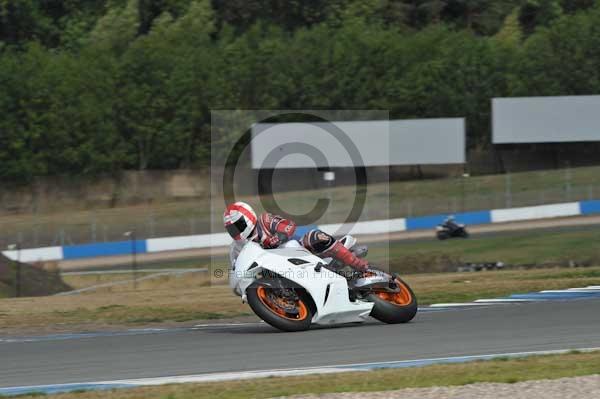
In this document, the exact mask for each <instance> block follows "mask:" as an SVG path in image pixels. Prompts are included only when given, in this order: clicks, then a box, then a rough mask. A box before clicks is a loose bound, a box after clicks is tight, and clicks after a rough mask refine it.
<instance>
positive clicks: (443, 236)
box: [437, 231, 450, 241]
mask: <svg viewBox="0 0 600 399" xmlns="http://www.w3.org/2000/svg"><path fill="white" fill-rule="evenodd" d="M437 238H438V240H441V241H443V240H446V239H448V238H450V235H449V234H448V233H447V232H445V231H438V232H437Z"/></svg>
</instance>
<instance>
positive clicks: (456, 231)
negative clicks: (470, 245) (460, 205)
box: [436, 217, 469, 240]
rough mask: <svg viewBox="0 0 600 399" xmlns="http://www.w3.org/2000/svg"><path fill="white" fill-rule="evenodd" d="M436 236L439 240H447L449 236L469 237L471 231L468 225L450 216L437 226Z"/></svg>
mask: <svg viewBox="0 0 600 399" xmlns="http://www.w3.org/2000/svg"><path fill="white" fill-rule="evenodd" d="M436 236H437V238H438V240H447V239H448V238H456V237H459V238H468V237H469V232H468V231H467V226H465V225H464V224H461V223H456V222H455V221H454V218H452V217H449V218H448V219H446V220H445V221H444V222H443V223H442V224H439V225H437V227H436Z"/></svg>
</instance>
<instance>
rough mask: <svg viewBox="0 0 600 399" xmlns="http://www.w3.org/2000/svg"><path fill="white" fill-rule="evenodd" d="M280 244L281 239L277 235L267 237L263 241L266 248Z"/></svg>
mask: <svg viewBox="0 0 600 399" xmlns="http://www.w3.org/2000/svg"><path fill="white" fill-rule="evenodd" d="M279 244H281V240H280V239H279V237H278V236H277V235H272V236H269V237H266V238H265V240H264V241H263V246H264V247H265V248H276V247H278V246H279Z"/></svg>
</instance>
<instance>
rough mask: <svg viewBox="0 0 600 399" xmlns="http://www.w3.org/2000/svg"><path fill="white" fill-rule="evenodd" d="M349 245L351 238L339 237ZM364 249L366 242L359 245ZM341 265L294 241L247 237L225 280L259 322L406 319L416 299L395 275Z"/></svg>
mask: <svg viewBox="0 0 600 399" xmlns="http://www.w3.org/2000/svg"><path fill="white" fill-rule="evenodd" d="M342 242H343V243H344V245H345V246H346V247H347V248H348V249H350V250H354V249H356V248H357V247H356V246H355V244H356V240H355V239H354V238H353V237H351V236H346V237H344V238H343V239H342ZM361 250H363V254H361V255H364V254H366V248H361ZM341 267H342V265H339V264H336V262H335V261H332V260H331V259H323V258H320V257H318V256H315V255H313V254H312V253H310V252H309V251H308V250H307V249H305V248H304V247H302V246H301V245H300V244H299V243H298V242H297V241H289V242H287V243H286V244H285V245H284V246H283V247H280V248H277V249H269V250H265V249H263V248H262V247H261V246H260V245H258V244H256V243H254V242H248V243H247V244H246V245H245V246H244V247H243V249H242V250H241V252H240V253H239V255H238V257H237V258H236V260H235V263H234V264H233V266H232V269H233V270H232V271H231V275H230V279H229V282H230V286H231V288H232V289H233V291H234V292H235V293H236V294H237V295H239V296H241V297H242V301H243V302H246V303H248V304H249V305H250V307H251V308H252V310H253V311H254V313H256V315H257V316H258V317H260V318H261V319H262V320H264V321H265V322H267V323H269V324H270V325H272V326H273V327H275V328H278V329H280V330H283V331H302V330H307V329H308V328H310V326H311V324H318V325H333V324H344V323H356V322H364V321H367V320H369V319H370V318H371V317H373V318H375V319H377V320H380V321H382V322H384V323H390V324H391V323H406V322H408V321H410V320H412V319H413V317H415V314H416V313H417V299H416V297H415V295H414V293H413V292H412V290H411V289H410V287H409V286H408V285H407V284H406V283H405V282H404V281H403V280H402V279H400V278H399V277H398V276H397V275H395V274H388V273H385V272H383V271H380V270H376V269H369V270H368V271H367V272H366V273H358V272H349V273H343V272H342V270H340V269H341Z"/></svg>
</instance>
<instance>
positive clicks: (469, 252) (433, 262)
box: [369, 226, 600, 274]
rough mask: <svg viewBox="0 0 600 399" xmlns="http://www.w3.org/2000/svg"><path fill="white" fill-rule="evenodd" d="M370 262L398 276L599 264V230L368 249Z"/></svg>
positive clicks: (513, 234)
mask: <svg viewBox="0 0 600 399" xmlns="http://www.w3.org/2000/svg"><path fill="white" fill-rule="evenodd" d="M369 259H370V260H371V261H372V262H373V263H374V264H378V263H379V262H381V261H383V262H386V261H387V260H388V259H389V264H390V266H391V268H392V270H395V271H397V272H399V273H405V274H406V273H424V272H440V271H454V270H456V267H457V266H458V265H459V264H464V263H465V262H498V261H501V262H504V263H505V264H509V265H510V264H514V265H548V264H553V265H559V264H568V262H569V261H574V262H576V263H578V264H584V265H585V264H587V265H590V264H600V227H598V226H593V227H586V228H581V229H576V230H570V229H569V230H558V231H548V230H530V231H522V232H511V233H502V234H498V235H480V236H477V235H475V236H473V237H472V238H470V239H468V240H463V239H454V240H447V241H437V240H433V239H432V240H429V241H420V242H402V241H396V242H391V243H390V244H389V247H388V246H387V244H374V245H370V246H369Z"/></svg>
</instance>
